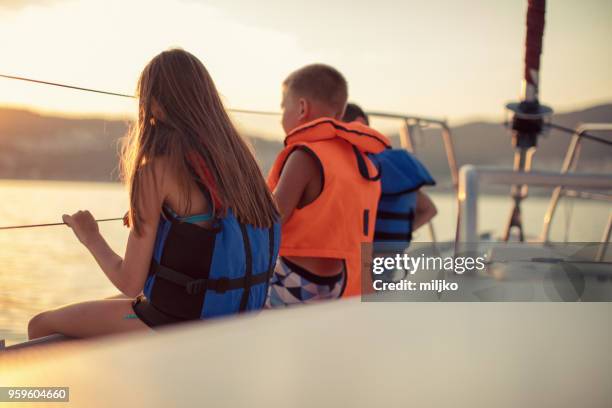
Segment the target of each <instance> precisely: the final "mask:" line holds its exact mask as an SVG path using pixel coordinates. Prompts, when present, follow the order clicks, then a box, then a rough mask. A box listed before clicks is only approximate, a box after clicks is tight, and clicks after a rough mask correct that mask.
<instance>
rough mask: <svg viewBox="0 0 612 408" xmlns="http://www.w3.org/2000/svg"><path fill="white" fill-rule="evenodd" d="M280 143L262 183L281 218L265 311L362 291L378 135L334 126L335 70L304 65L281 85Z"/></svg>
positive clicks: (342, 85) (342, 84) (341, 92)
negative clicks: (363, 253)
mask: <svg viewBox="0 0 612 408" xmlns="http://www.w3.org/2000/svg"><path fill="white" fill-rule="evenodd" d="M282 92H283V99H282V103H281V109H282V112H283V117H282V125H283V129H284V130H285V132H286V134H287V137H286V138H285V148H284V150H283V151H282V152H281V153H280V154H279V156H278V157H277V159H276V161H275V163H274V165H273V167H272V170H271V172H270V175H269V178H268V185H269V186H270V188H271V190H272V191H273V192H274V197H275V200H276V203H277V205H278V207H279V210H280V213H281V217H282V223H283V226H282V236H281V247H280V255H281V257H280V258H279V260H278V262H277V264H276V268H275V271H274V275H273V277H272V280H271V282H270V290H269V294H268V303H267V305H268V306H269V307H278V306H285V305H289V304H294V303H308V302H312V301H315V300H321V299H333V298H338V297H340V296H350V295H358V294H360V293H361V263H362V260H361V244H362V243H368V242H372V238H373V233H374V222H375V220H376V209H377V204H378V198H379V196H380V181H379V179H378V178H377V177H376V168H375V166H374V165H373V164H372V162H371V161H370V160H369V159H368V158H367V156H366V154H367V153H379V152H381V151H383V150H385V149H387V148H389V147H390V142H389V140H388V139H387V138H386V137H385V136H383V135H382V134H380V133H378V132H376V131H375V130H373V129H370V128H369V127H367V126H365V125H363V124H360V123H356V122H355V123H344V122H341V118H342V115H343V114H344V111H345V108H346V102H347V96H348V86H347V83H346V80H345V79H344V77H343V76H342V74H341V73H340V72H338V71H337V70H336V69H334V68H332V67H330V66H327V65H323V64H314V65H308V66H305V67H303V68H301V69H299V70H297V71H295V72H293V73H292V74H291V75H289V76H288V77H287V79H286V80H285V81H284V82H283V89H282Z"/></svg>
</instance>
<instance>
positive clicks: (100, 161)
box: [0, 104, 612, 186]
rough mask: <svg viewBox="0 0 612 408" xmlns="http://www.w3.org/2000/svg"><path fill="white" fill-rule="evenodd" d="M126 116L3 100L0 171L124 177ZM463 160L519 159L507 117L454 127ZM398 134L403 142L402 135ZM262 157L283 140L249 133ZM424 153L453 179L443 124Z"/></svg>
mask: <svg viewBox="0 0 612 408" xmlns="http://www.w3.org/2000/svg"><path fill="white" fill-rule="evenodd" d="M553 121H554V122H555V123H557V124H560V125H563V126H566V127H570V128H574V127H575V126H576V125H577V124H578V123H581V122H612V104H607V105H600V106H594V107H591V108H588V109H584V110H581V111H576V112H568V113H560V114H557V115H555V116H554V117H553ZM128 125H129V124H128V122H127V121H117V120H103V119H69V118H61V117H53V116H43V115H40V114H37V113H33V112H28V111H24V110H15V109H6V108H0V178H14V179H64V180H92V181H93V180H97V181H111V180H117V179H118V172H117V154H118V151H119V139H120V138H121V137H122V136H123V135H125V133H126V131H127V128H128ZM452 132H453V140H454V142H455V150H456V155H457V159H458V161H459V164H460V165H462V164H466V163H473V164H502V165H506V166H511V165H512V155H513V151H512V147H511V144H510V134H509V132H508V131H507V130H506V129H505V128H504V127H503V126H501V125H500V124H495V123H487V122H472V123H467V124H464V125H461V126H457V127H453V128H452ZM392 138H393V139H394V140H395V142H396V143H397V136H396V135H393V136H392ZM569 139H570V136H569V135H566V134H562V133H560V132H558V131H552V132H551V133H550V134H548V135H545V136H544V137H542V138H540V140H539V143H538V150H537V153H536V155H535V159H534V166H535V168H545V169H553V170H556V169H559V168H560V166H561V162H562V159H563V155H564V153H565V151H566V149H567V146H568V143H569ZM250 140H251V142H252V144H253V147H254V149H255V152H256V156H257V159H258V162H259V163H260V165H261V167H262V169H263V170H264V172H265V173H267V171H268V170H269V168H270V167H271V165H272V162H273V160H274V157H275V156H276V154H277V153H278V152H279V151H280V150H281V148H282V142H281V141H280V140H279V141H272V140H268V139H262V138H258V137H251V138H250ZM416 146H417V153H418V155H419V157H420V158H421V159H422V160H423V161H424V162H425V164H426V165H427V166H428V167H429V168H430V170H431V171H432V173H433V174H434V176H435V177H436V178H437V179H438V181H439V184H440V185H442V186H448V185H449V182H450V179H449V173H448V166H447V164H446V156H445V154H444V151H443V149H442V144H441V139H440V137H439V132H436V131H434V130H431V131H430V130H426V131H425V132H424V133H423V134H422V135H421V136H418V137H417V138H416ZM580 160H581V163H582V166H581V168H582V169H586V168H598V169H601V168H602V167H604V168H606V169H607V171H608V172H610V171H612V148H610V147H602V146H600V145H597V144H595V143H592V142H586V143H584V147H583V149H582V152H581V157H580Z"/></svg>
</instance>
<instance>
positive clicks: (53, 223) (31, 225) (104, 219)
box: [0, 217, 123, 230]
mask: <svg viewBox="0 0 612 408" xmlns="http://www.w3.org/2000/svg"><path fill="white" fill-rule="evenodd" d="M119 220H123V217H121V218H102V219H99V220H95V221H96V222H106V221H119ZM57 225H68V224H66V223H65V222H52V223H49V224H29V225H11V226H8V227H0V230H12V229H21V228H40V227H54V226H57Z"/></svg>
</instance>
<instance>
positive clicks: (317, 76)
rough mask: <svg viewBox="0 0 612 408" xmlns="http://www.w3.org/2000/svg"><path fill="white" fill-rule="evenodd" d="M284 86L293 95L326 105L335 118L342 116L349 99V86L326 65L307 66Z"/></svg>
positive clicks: (334, 70)
mask: <svg viewBox="0 0 612 408" xmlns="http://www.w3.org/2000/svg"><path fill="white" fill-rule="evenodd" d="M283 86H285V87H286V88H287V90H288V91H290V92H292V93H293V95H295V96H298V97H306V98H309V99H312V100H314V101H316V102H319V103H322V104H324V105H325V106H326V107H328V108H329V109H330V110H332V111H333V113H334V114H335V116H342V114H343V113H344V109H345V107H346V102H347V99H348V84H347V82H346V79H345V78H344V76H343V75H342V74H341V73H340V72H339V71H338V70H337V69H335V68H333V67H331V66H329V65H325V64H311V65H306V66H305V67H302V68H300V69H298V70H297V71H294V72H292V73H291V74H290V75H289V76H288V77H287V79H285V81H284V82H283Z"/></svg>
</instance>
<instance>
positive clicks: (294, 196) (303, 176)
mask: <svg viewBox="0 0 612 408" xmlns="http://www.w3.org/2000/svg"><path fill="white" fill-rule="evenodd" d="M319 172H320V170H319V168H318V166H317V163H316V161H315V159H314V158H312V157H311V156H310V155H309V154H308V153H306V152H304V151H302V150H299V149H298V150H295V151H294V152H292V153H291V154H290V155H289V157H288V158H287V161H286V162H285V166H284V167H283V170H282V173H281V175H280V179H279V181H278V184H277V186H276V190H274V199H275V200H276V205H277V206H278V209H279V211H280V213H281V222H282V223H283V224H284V223H285V222H287V220H288V219H289V217H291V214H292V213H293V210H295V208H296V207H298V205H300V204H302V205H304V203H303V201H304V198H305V195H307V194H305V193H306V190H307V188H308V187H309V184H310V183H311V182H312V181H313V180H317V179H318V177H320V174H319ZM306 199H308V197H306Z"/></svg>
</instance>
